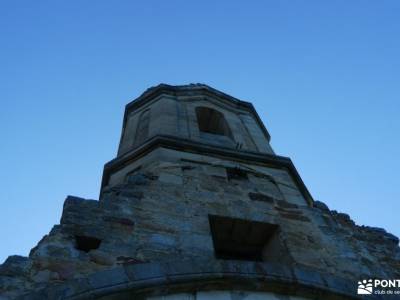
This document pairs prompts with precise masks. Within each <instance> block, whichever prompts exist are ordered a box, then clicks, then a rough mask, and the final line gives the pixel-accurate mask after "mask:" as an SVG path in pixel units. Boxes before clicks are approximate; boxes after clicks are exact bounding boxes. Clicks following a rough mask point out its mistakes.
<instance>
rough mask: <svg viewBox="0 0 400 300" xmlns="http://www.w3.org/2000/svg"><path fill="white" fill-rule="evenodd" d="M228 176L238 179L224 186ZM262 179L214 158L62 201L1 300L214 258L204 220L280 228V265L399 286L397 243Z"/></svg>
mask: <svg viewBox="0 0 400 300" xmlns="http://www.w3.org/2000/svg"><path fill="white" fill-rule="evenodd" d="M227 168H231V169H232V168H234V169H235V170H240V171H241V172H242V173H241V174H242V175H243V174H246V176H238V177H236V178H232V177H231V178H228V175H227V174H228V172H227ZM261 170H268V168H267V167H265V168H261V167H258V168H253V169H249V168H247V167H244V166H243V165H240V164H236V165H235V163H233V162H229V163H227V162H226V161H224V160H218V159H215V158H210V159H209V160H208V161H207V160H205V159H203V160H202V161H196V160H195V159H192V160H189V159H182V158H179V159H175V160H174V161H169V162H168V161H167V162H165V161H164V162H161V161H160V160H156V161H152V162H149V163H148V164H147V165H145V166H142V167H141V168H138V169H137V171H136V172H133V173H130V174H129V175H128V176H127V177H126V179H125V181H124V182H120V183H119V184H115V185H114V186H111V187H107V188H105V189H104V190H103V192H102V197H101V199H100V201H95V200H85V199H81V198H77V197H71V196H69V197H68V198H67V199H66V200H65V203H64V208H63V214H62V218H61V221H60V224H59V225H56V226H54V227H53V229H52V230H51V231H50V233H49V234H48V235H46V236H45V237H43V239H42V240H41V241H40V242H39V243H38V245H37V246H36V247H35V248H33V249H32V250H31V252H30V254H29V257H28V258H26V257H20V256H10V257H9V258H8V259H7V260H6V261H5V262H4V263H3V264H2V265H0V299H7V297H10V298H14V297H15V296H17V295H20V294H23V293H25V292H28V291H32V290H39V289H41V288H43V287H45V286H48V285H49V284H57V283H61V282H64V281H66V280H70V279H74V278H80V277H85V276H86V275H87V274H90V273H94V272H97V271H100V270H105V269H109V268H112V267H115V266H118V265H121V264H140V263H144V262H154V261H168V260H176V259H177V258H179V259H182V260H187V259H191V258H199V257H201V258H203V259H207V258H210V259H211V258H214V246H213V240H212V236H211V233H210V223H209V215H218V216H226V217H232V218H238V219H244V220H251V221H258V222H266V223H270V224H276V225H278V226H279V234H278V239H279V243H280V244H281V245H282V247H283V249H285V254H284V255H285V259H284V260H283V261H284V263H286V264H293V265H302V266H306V267H309V268H312V269H315V270H318V271H320V272H327V273H331V274H334V275H336V276H339V277H343V278H348V279H349V280H354V281H356V280H358V279H359V278H369V277H382V278H400V249H399V247H398V243H399V240H398V238H397V237H395V236H393V235H391V234H389V233H387V232H386V231H385V230H383V229H379V228H371V227H365V226H358V225H356V224H354V222H353V221H352V220H351V219H350V217H349V216H348V215H346V214H342V213H338V212H336V211H331V210H329V208H328V207H327V206H326V205H325V204H323V203H322V202H318V201H317V202H315V203H314V207H310V206H309V205H308V204H307V203H306V202H305V201H304V199H303V200H302V199H301V197H300V196H299V191H298V190H296V187H295V186H294V185H293V182H291V181H290V178H289V176H288V175H287V174H286V175H285V174H284V171H283V170H273V169H271V170H270V172H269V173H268V172H266V171H261ZM279 174H280V175H279ZM82 241H84V242H83V244H82V245H79V242H81V243H82ZM85 247H88V248H96V249H87V248H85ZM80 248H81V249H80ZM82 248H83V249H82ZM272 259H273V257H272ZM277 259H278V258H277ZM2 297H3V298H2Z"/></svg>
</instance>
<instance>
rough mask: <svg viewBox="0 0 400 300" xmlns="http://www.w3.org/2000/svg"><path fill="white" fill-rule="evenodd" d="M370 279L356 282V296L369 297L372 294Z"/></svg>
mask: <svg viewBox="0 0 400 300" xmlns="http://www.w3.org/2000/svg"><path fill="white" fill-rule="evenodd" d="M372 287H373V285H372V279H369V280H366V279H364V280H363V281H359V282H358V288H357V294H359V295H371V294H372Z"/></svg>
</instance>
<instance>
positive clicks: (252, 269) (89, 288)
mask: <svg viewBox="0 0 400 300" xmlns="http://www.w3.org/2000/svg"><path fill="white" fill-rule="evenodd" d="M210 289H219V290H229V289H235V290H238V289H239V290H240V289H241V290H247V291H268V292H274V293H281V294H288V295H297V296H302V297H305V298H311V299H360V298H359V297H357V295H356V291H357V282H350V281H349V280H346V279H343V278H338V277H335V276H332V275H329V274H323V273H320V272H316V271H315V270H313V269H308V268H304V267H300V266H296V267H290V266H286V265H279V264H275V263H260V262H246V261H229V260H211V261H204V260H185V261H171V262H164V263H142V264H127V265H124V266H120V267H116V268H113V269H110V270H106V271H101V272H97V273H94V274H91V275H89V276H88V277H87V278H85V279H77V280H72V281H68V282H64V283H62V284H59V285H54V286H51V287H48V288H46V289H43V290H41V291H38V292H36V293H30V294H27V295H25V296H22V297H20V298H19V299H24V300H25V299H26V300H27V299H29V300H35V299H40V300H43V299H69V300H81V299H98V298H101V299H104V300H105V299H108V296H110V297H111V296H112V299H113V300H115V299H121V300H122V299H132V298H129V297H132V296H133V295H141V296H145V295H146V294H150V293H151V294H152V295H157V294H159V295H162V294H171V293H175V292H182V291H186V292H190V291H199V290H210ZM369 298H370V299H378V298H375V297H374V295H371V296H369ZM110 299H111V298H110ZM379 299H382V298H379Z"/></svg>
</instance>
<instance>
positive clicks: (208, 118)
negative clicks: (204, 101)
mask: <svg viewBox="0 0 400 300" xmlns="http://www.w3.org/2000/svg"><path fill="white" fill-rule="evenodd" d="M196 116H197V122H198V125H199V130H200V131H201V132H206V133H211V134H218V135H224V136H227V137H229V138H231V139H233V137H232V132H231V130H230V128H229V126H228V123H227V122H226V120H225V117H224V115H223V114H222V113H220V112H219V111H217V110H215V109H212V108H208V107H196Z"/></svg>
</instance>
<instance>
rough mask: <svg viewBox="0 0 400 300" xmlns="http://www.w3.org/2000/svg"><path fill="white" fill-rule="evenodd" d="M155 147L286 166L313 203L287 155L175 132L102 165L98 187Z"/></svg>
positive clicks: (155, 138) (311, 203) (284, 167)
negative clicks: (207, 141) (216, 143)
mask: <svg viewBox="0 0 400 300" xmlns="http://www.w3.org/2000/svg"><path fill="white" fill-rule="evenodd" d="M156 148H168V149H173V150H177V151H184V152H190V153H196V154H202V155H209V156H214V157H221V158H224V159H230V160H234V161H239V162H245V163H250V164H251V163H253V164H260V165H266V166H271V167H275V168H280V169H282V168H283V169H286V170H288V171H289V173H290V175H291V176H292V178H293V180H294V181H295V183H296V184H297V186H298V187H299V189H300V191H301V193H302V195H303V197H304V198H305V199H306V200H307V202H308V204H309V205H310V206H312V205H313V202H314V200H313V198H312V196H311V194H310V192H309V191H308V189H307V187H306V186H305V184H304V182H303V180H302V179H301V177H300V175H299V173H298V172H297V170H296V168H295V166H294V164H293V162H292V161H291V160H290V158H288V157H283V156H278V155H271V154H265V153H259V152H249V151H238V150H235V149H231V148H225V147H220V146H213V145H209V144H204V143H200V142H194V141H192V140H188V139H183V138H178V137H175V136H166V135H158V136H154V137H153V138H151V139H149V140H148V141H147V142H146V143H144V144H143V145H142V146H140V147H139V148H136V149H133V150H131V151H129V152H127V153H125V154H124V155H122V156H120V157H117V158H115V159H113V160H111V161H110V162H108V163H107V164H106V165H105V166H104V171H103V179H102V183H101V188H103V187H104V186H105V185H107V183H108V180H109V178H110V175H111V174H112V173H114V172H116V171H118V170H120V169H122V168H123V167H124V166H126V165H128V164H130V163H132V162H133V161H135V160H137V159H139V158H140V157H142V156H144V155H146V154H148V153H149V152H151V151H153V150H154V149H156Z"/></svg>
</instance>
